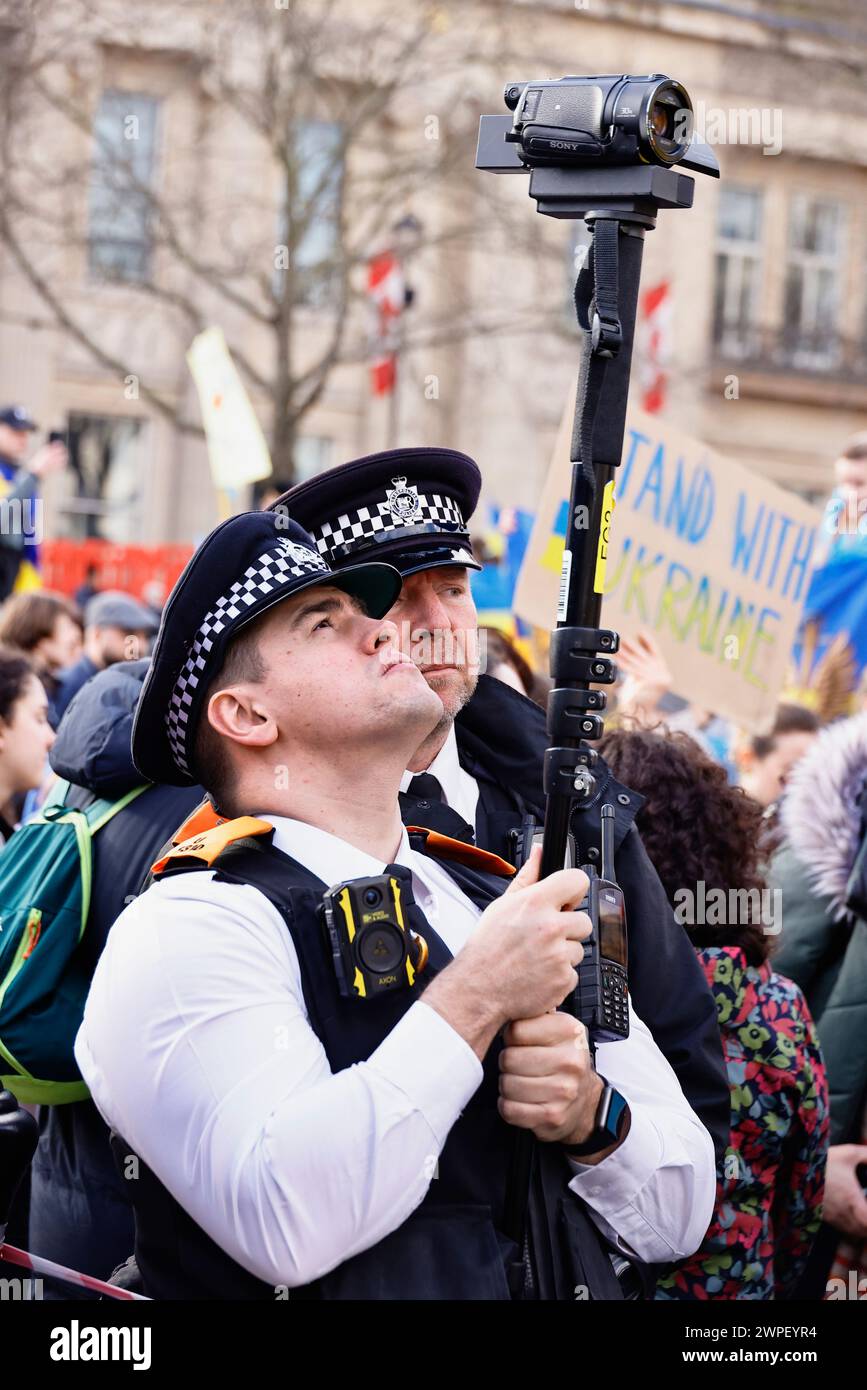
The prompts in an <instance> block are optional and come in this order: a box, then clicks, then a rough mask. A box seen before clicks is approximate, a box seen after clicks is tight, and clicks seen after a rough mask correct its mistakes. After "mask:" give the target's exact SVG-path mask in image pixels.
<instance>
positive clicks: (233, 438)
mask: <svg viewBox="0 0 867 1390" xmlns="http://www.w3.org/2000/svg"><path fill="white" fill-rule="evenodd" d="M187 363H188V365H189V368H190V372H191V373H192V376H193V380H194V381H195V383H196V387H197V390H198V393H199V403H200V405H201V408H202V423H203V425H204V427H205V437H206V439H207V441H208V459H209V461H210V465H211V477H212V478H213V480H214V487H215V488H216V489H217V490H218V492H229V493H233V492H237V491H238V489H240V488H242V487H245V486H246V485H247V484H248V483H257V482H259V480H260V479H261V478H268V477H270V475H271V456H270V454H269V453H268V446H267V444H266V443H265V436H264V435H263V433H262V429H261V426H260V424H259V421H258V420H257V419H256V412H255V411H254V410H253V407H252V405H251V404H250V398H249V396H248V395H247V392H246V390H245V388H244V383H243V382H242V380H241V378H240V376H239V375H238V369H237V367H236V366H235V364H234V362H233V361H232V355H231V353H230V352H229V349H228V347H227V346H226V339H225V337H224V336H223V330H222V329H221V328H206V329H205V331H204V333H199V334H198V335H197V337H195V338H194V339H193V341H192V343H191V345H190V348H189V351H188V352H187Z"/></svg>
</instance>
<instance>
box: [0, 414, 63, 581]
mask: <svg viewBox="0 0 867 1390" xmlns="http://www.w3.org/2000/svg"><path fill="white" fill-rule="evenodd" d="M37 428H38V426H37V424H36V421H35V420H33V419H32V418H31V416H30V414H29V413H28V411H27V410H25V408H24V406H22V405H5V406H3V407H2V408H0V602H2V601H3V600H4V599H6V598H8V597H9V595H10V594H11V593H12V591H13V589H14V588H15V587H16V584H17V585H18V587H22V585H23V586H24V587H26V588H30V589H32V588H34V587H35V585H37V584H38V574H37V567H38V553H37V545H36V542H37V539H38V536H39V530H40V527H39V524H38V517H37V515H36V512H35V508H36V507H37V506H38V493H39V484H40V483H41V481H42V479H43V478H47V477H49V476H50V475H51V474H52V473H56V472H57V471H58V470H59V469H61V468H65V467H66V464H67V462H68V454H67V451H66V445H65V444H63V443H61V442H60V441H58V440H50V441H49V442H48V443H47V444H43V445H42V447H41V448H39V449H37V450H36V452H35V453H34V454H33V456H32V457H31V458H30V460H29V462H27V463H25V461H24V460H25V456H26V454H27V451H28V449H29V447H30V440H31V438H32V436H33V432H34V431H35V430H36V429H37Z"/></svg>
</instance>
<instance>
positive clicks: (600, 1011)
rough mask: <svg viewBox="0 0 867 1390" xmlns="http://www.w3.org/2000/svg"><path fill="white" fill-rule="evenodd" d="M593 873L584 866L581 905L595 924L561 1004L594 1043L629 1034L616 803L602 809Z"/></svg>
mask: <svg viewBox="0 0 867 1390" xmlns="http://www.w3.org/2000/svg"><path fill="white" fill-rule="evenodd" d="M600 869H601V872H600V873H598V874H597V872H596V869H595V868H594V867H593V865H592V864H585V865H584V872H585V873H586V874H587V876H588V878H589V879H590V887H589V889H588V891H587V897H586V898H585V899H584V902H583V903H582V904H581V909H582V911H584V912H586V913H587V915H588V916H589V918H590V921H591V922H592V924H593V931H592V934H591V935H590V936H589V937H588V938H587V940H586V941H585V942H584V958H583V960H582V961H581V964H580V965H579V966H578V971H577V973H578V984H577V986H576V989H575V993H574V995H573V998H572V1000H571V1001H570V1000H567V1001H566V1003H565V1004H564V1005H563V1007H564V1008H568V1009H569V1011H570V1012H571V1013H574V1014H575V1015H576V1017H577V1018H580V1019H581V1022H582V1023H583V1024H584V1025H585V1026H586V1028H587V1031H588V1033H589V1034H590V1037H591V1039H592V1040H593V1041H594V1042H617V1041H619V1040H620V1039H621V1038H628V1037H629V981H628V977H627V973H626V972H627V964H628V957H627V933H626V904H625V902H624V898H623V889H622V888H621V887H620V885H619V884H618V882H617V880H616V879H615V877H614V807H613V806H607V805H606V806H603V807H602V862H601V866H600Z"/></svg>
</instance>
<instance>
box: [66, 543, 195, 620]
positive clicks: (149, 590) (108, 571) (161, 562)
mask: <svg viewBox="0 0 867 1390" xmlns="http://www.w3.org/2000/svg"><path fill="white" fill-rule="evenodd" d="M39 551H40V555H39V558H40V568H41V571H42V582H43V584H44V585H45V587H46V588H47V589H56V590H58V591H59V592H60V593H62V594H68V595H70V597H71V596H72V595H73V594H74V593H75V591H76V589H78V588H80V586H81V585H82V584H83V583H84V582H85V580H86V578H87V571H88V568H89V567H90V566H91V565H93V566H94V567H95V569H96V575H95V577H94V583H95V585H96V587H97V589H123V591H124V592H125V593H127V594H133V595H135V597H136V598H143V599H146V600H147V601H148V602H149V603H151V604H154V605H155V606H156V607H161V606H162V604H163V603H164V602H165V600H166V599H167V598H168V595H169V593H170V592H171V589H172V585H173V584H174V582H175V580H176V579H177V578H178V575H179V574H180V573H181V570H182V569H183V568H184V565H185V564H186V563H187V561H188V560H189V558H190V556H191V555H192V553H193V547H192V546H191V545H152V546H149V545H112V544H111V542H109V541H100V540H86V541H70V540H53V541H45V542H44V543H43V544H42V545H41V546H40V548H39Z"/></svg>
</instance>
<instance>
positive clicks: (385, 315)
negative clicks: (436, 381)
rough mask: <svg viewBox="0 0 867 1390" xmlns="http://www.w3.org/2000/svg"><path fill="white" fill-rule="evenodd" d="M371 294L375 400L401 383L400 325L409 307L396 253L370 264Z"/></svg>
mask: <svg viewBox="0 0 867 1390" xmlns="http://www.w3.org/2000/svg"><path fill="white" fill-rule="evenodd" d="M367 293H368V294H369V296H370V301H371V304H372V306H373V309H374V314H375V327H374V331H373V344H374V357H373V361H372V363H371V368H370V380H371V388H372V390H373V394H374V396H387V395H388V394H389V392H391V391H393V390H394V386H395V381H396V380H397V359H396V356H395V349H396V346H397V325H398V320H399V318H400V315H401V314H402V313H403V311H404V308H405V307H406V284H405V282H404V278H403V270H402V269H401V265H400V261H399V260H398V258H397V256H396V255H395V254H394V252H393V251H383V252H382V253H381V254H380V255H378V256H374V257H373V259H372V260H370V261H368V265H367Z"/></svg>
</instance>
